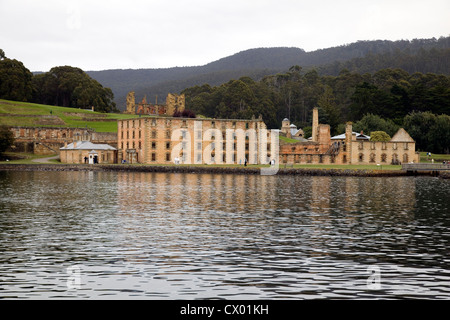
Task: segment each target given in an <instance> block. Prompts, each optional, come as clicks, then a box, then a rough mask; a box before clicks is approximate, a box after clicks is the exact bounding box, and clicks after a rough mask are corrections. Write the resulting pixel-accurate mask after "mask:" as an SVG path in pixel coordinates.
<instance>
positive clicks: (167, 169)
mask: <svg viewBox="0 0 450 320" xmlns="http://www.w3.org/2000/svg"><path fill="white" fill-rule="evenodd" d="M0 170H4V171H95V172H162V173H196V174H201V173H208V174H252V175H259V174H261V168H260V167H247V168H245V167H216V166H211V167H208V166H201V167H196V166H152V165H117V164H116V165H108V164H95V165H86V164H78V165H74V164H5V163H2V164H0ZM276 175H293V176H340V177H406V176H435V177H436V176H438V177H439V178H442V179H450V172H445V171H442V172H439V174H438V175H436V174H434V175H433V174H431V173H430V172H415V173H409V172H406V171H403V170H389V171H388V170H386V171H382V170H364V169H316V168H315V169H309V168H279V169H278V172H277V173H276Z"/></svg>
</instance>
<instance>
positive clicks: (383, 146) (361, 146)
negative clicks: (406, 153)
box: [358, 142, 409, 150]
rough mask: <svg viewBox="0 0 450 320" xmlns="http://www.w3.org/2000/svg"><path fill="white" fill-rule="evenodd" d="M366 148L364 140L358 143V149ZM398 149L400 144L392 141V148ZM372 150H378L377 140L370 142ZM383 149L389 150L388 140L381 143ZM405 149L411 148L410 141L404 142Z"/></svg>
mask: <svg viewBox="0 0 450 320" xmlns="http://www.w3.org/2000/svg"><path fill="white" fill-rule="evenodd" d="M363 149H364V142H360V143H359V144H358V150H363ZM397 149H398V144H397V143H396V142H393V143H392V150H397ZM370 150H376V142H371V143H370ZM381 150H387V143H386V142H382V143H381ZM403 150H409V143H408V142H404V143H403Z"/></svg>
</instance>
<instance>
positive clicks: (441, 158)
mask: <svg viewBox="0 0 450 320" xmlns="http://www.w3.org/2000/svg"><path fill="white" fill-rule="evenodd" d="M431 159H433V160H434V162H435V163H438V162H442V161H444V160H445V161H450V154H434V153H432V154H431V156H427V153H426V152H420V162H423V163H431Z"/></svg>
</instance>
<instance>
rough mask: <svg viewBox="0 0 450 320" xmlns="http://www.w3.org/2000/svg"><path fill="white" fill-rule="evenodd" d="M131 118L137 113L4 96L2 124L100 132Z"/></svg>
mask: <svg viewBox="0 0 450 320" xmlns="http://www.w3.org/2000/svg"><path fill="white" fill-rule="evenodd" d="M130 117H136V116H133V115H125V114H112V113H109V114H105V113H100V112H92V110H84V109H75V108H64V107H56V106H49V105H42V104H35V103H25V102H16V101H8V100H1V99H0V125H7V126H29V127H70V128H84V127H89V128H92V129H94V130H95V131H97V132H117V119H123V118H130Z"/></svg>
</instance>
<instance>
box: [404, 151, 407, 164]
mask: <svg viewBox="0 0 450 320" xmlns="http://www.w3.org/2000/svg"><path fill="white" fill-rule="evenodd" d="M403 163H408V154H406V153H405V154H404V155H403Z"/></svg>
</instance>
